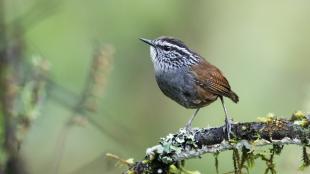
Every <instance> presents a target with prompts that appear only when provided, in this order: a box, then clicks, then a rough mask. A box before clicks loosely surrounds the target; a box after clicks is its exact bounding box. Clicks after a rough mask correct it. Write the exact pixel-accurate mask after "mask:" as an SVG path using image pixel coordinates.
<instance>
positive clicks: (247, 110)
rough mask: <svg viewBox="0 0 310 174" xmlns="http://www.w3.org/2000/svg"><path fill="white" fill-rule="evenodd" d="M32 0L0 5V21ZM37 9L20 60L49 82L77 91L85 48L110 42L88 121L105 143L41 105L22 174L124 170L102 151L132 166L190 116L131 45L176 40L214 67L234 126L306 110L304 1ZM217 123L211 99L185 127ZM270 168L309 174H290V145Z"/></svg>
mask: <svg viewBox="0 0 310 174" xmlns="http://www.w3.org/2000/svg"><path fill="white" fill-rule="evenodd" d="M37 2H39V1H33V0H32V1H31V0H26V1H25V0H11V1H7V2H6V9H7V10H6V13H7V14H8V15H7V17H8V21H10V20H13V19H14V18H15V17H17V16H19V15H22V14H24V12H26V11H27V10H29V9H30V8H31V6H32V5H33V4H35V3H37ZM42 2H43V1H42ZM42 2H41V5H40V8H42V9H46V10H51V8H55V11H53V12H52V15H50V16H49V17H44V18H42V19H40V22H39V23H36V25H32V26H29V27H28V28H26V33H25V34H26V35H25V40H26V43H27V55H28V57H29V59H31V57H32V56H33V55H41V56H43V57H44V58H46V59H48V61H49V62H50V64H51V69H50V77H51V79H53V80H54V81H55V82H56V83H57V84H59V85H61V86H63V87H64V88H66V89H69V90H70V91H72V92H75V93H77V94H79V93H80V91H82V89H83V86H84V83H87V75H88V73H89V71H90V63H91V58H92V54H93V47H94V46H93V45H94V42H97V41H99V42H101V43H108V44H111V45H112V46H113V47H114V48H115V55H114V60H113V64H112V65H111V66H112V71H111V73H110V76H109V77H108V85H107V87H106V88H105V89H103V90H104V93H105V95H104V97H103V98H102V100H100V106H99V107H100V111H99V112H98V113H97V114H96V115H93V116H92V118H93V119H95V120H96V122H97V123H98V124H100V125H102V126H103V127H104V128H105V129H106V130H107V132H109V135H108V134H107V133H105V132H104V131H100V130H98V128H96V127H95V126H93V125H92V124H87V125H85V126H84V127H80V126H73V127H72V128H71V129H68V130H65V129H64V126H65V123H66V121H67V119H68V118H69V117H70V116H71V115H72V111H71V110H70V109H68V108H66V107H64V106H63V105H61V104H59V103H58V102H57V101H55V100H52V99H50V98H47V99H46V101H45V104H44V107H43V108H42V110H41V116H40V117H39V118H38V119H37V120H36V121H35V123H34V125H33V126H32V128H31V130H30V132H29V133H28V135H27V138H26V140H25V142H24V144H23V146H22V153H23V156H24V158H25V160H26V163H27V165H28V166H29V170H30V171H31V173H32V174H42V173H51V174H52V173H55V171H57V170H59V171H58V173H62V174H69V173H71V174H82V173H87V174H97V173H98V174H99V173H120V172H121V171H124V170H125V169H126V168H119V167H115V163H116V162H115V161H113V160H109V159H107V158H105V157H104V156H105V153H108V152H110V153H114V154H117V155H119V156H120V157H121V158H125V159H126V158H131V157H133V158H134V159H136V160H141V159H142V158H143V157H144V155H145V149H146V148H147V147H150V146H153V145H155V144H156V143H157V142H158V140H159V138H160V137H162V136H165V135H166V134H168V133H169V132H175V131H177V130H178V129H179V128H180V127H182V126H184V124H185V123H186V121H187V120H188V119H189V117H190V115H191V114H192V113H193V110H187V109H184V108H183V107H181V106H179V105H178V104H176V103H175V102H173V101H172V100H170V99H168V98H167V97H165V96H164V95H163V94H162V93H161V91H160V90H159V88H158V87H157V84H156V82H155V80H154V73H153V65H152V62H151V60H150V56H149V48H148V47H147V46H146V45H145V44H143V43H142V42H140V41H139V40H138V38H139V37H144V38H149V39H152V38H156V37H159V36H162V35H167V36H174V37H177V38H179V39H181V40H183V41H184V42H185V43H187V45H189V47H191V48H193V49H194V50H195V51H197V52H199V53H200V54H201V55H203V56H204V57H205V58H206V59H207V60H208V61H210V62H211V63H213V64H214V65H216V66H218V67H219V68H220V69H222V71H223V72H224V74H225V75H226V77H227V78H228V79H229V81H230V84H231V86H232V88H233V89H234V91H235V92H236V93H238V95H239V97H240V102H239V103H238V104H234V103H232V102H231V101H230V100H227V102H226V103H227V107H228V110H229V113H230V114H231V115H232V116H233V118H234V120H236V121H255V120H256V118H257V117H258V116H264V115H266V114H267V113H269V112H273V113H275V114H276V115H281V116H284V117H289V116H290V114H291V113H293V112H294V111H296V110H303V111H309V110H310V78H309V73H310V68H309V64H310V49H309V47H310V22H309V21H310V1H306V0H300V1H290V0H287V1H247V0H237V1H215V0H214V1H203V0H196V1H185V0H169V1H167V0H156V1H155V0H133V1H128V0H90V1H87V2H86V1H84V0H65V1H59V2H58V3H57V4H58V5H56V7H52V6H50V5H49V3H42ZM32 10H34V9H32ZM43 12H44V10H43ZM40 15H44V13H42V14H38V15H37V17H38V18H40ZM68 96H70V94H68ZM64 97H66V96H64ZM68 98H70V97H68ZM73 102H74V101H73ZM223 120H224V113H223V110H222V107H221V105H220V102H219V101H217V102H215V103H214V104H212V105H210V106H209V107H206V108H204V109H202V110H201V111H200V113H199V114H198V117H197V119H196V120H195V121H194V123H193V124H194V126H197V127H207V126H219V125H222V124H223ZM110 134H111V135H110ZM63 139H65V141H64V143H61V142H62V141H61V140H63ZM219 161H220V172H228V171H232V169H233V163H232V159H231V152H224V153H221V154H220V156H219ZM276 161H277V163H276V164H277V169H278V171H279V173H281V174H292V173H309V172H310V170H309V169H307V170H305V171H304V172H301V171H298V167H299V165H300V164H301V148H298V147H296V146H286V147H285V148H284V151H283V153H282V155H281V156H280V157H277V158H276ZM55 166H59V169H55ZM187 168H188V169H196V170H199V171H200V172H202V173H215V167H214V159H213V156H212V155H204V156H203V157H202V159H193V160H189V162H188V163H187ZM263 171H264V163H263V162H257V163H256V166H255V167H254V168H253V169H252V170H251V173H263Z"/></svg>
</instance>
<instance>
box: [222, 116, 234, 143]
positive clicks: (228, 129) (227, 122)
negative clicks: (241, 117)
mask: <svg viewBox="0 0 310 174" xmlns="http://www.w3.org/2000/svg"><path fill="white" fill-rule="evenodd" d="M232 123H233V122H232V119H230V118H226V119H225V130H224V132H225V134H226V138H227V140H228V141H229V140H230V135H231V125H232Z"/></svg>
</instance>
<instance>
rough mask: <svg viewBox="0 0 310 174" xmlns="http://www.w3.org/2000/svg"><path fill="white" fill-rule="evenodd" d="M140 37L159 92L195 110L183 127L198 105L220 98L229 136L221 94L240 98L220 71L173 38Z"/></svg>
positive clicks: (228, 135)
mask: <svg viewBox="0 0 310 174" xmlns="http://www.w3.org/2000/svg"><path fill="white" fill-rule="evenodd" d="M140 40H141V41H143V42H145V43H147V44H148V45H150V54H151V58H152V62H153V65H154V70H155V78H156V81H157V84H158V86H159V88H160V89H161V91H162V92H163V93H164V94H165V95H166V96H167V97H169V98H171V99H172V100H174V101H175V102H177V103H179V104H180V105H182V106H183V107H185V108H190V109H196V110H195V112H194V114H193V115H192V117H191V119H190V120H189V121H188V122H187V124H186V129H187V130H189V129H191V124H192V121H193V120H194V118H195V116H196V115H197V113H198V111H199V109H200V108H202V107H204V106H207V105H209V104H211V103H212V102H214V101H215V100H216V99H217V98H220V99H221V103H222V106H223V109H224V112H225V129H226V133H227V137H228V139H229V138H230V133H231V120H230V119H228V116H227V115H228V114H227V110H226V107H225V104H224V99H223V97H228V98H230V99H231V100H232V101H233V102H235V103H237V102H238V101H239V97H238V95H237V94H236V93H234V92H233V91H232V90H231V88H230V85H229V83H228V81H227V79H226V78H225V77H224V75H223V74H222V72H221V71H220V70H219V69H218V68H217V67H215V66H214V65H212V64H210V63H209V62H208V61H206V60H205V59H204V58H203V57H201V56H200V55H199V54H197V53H195V52H194V51H192V50H191V49H190V48H188V47H187V46H186V45H185V44H184V43H183V42H182V41H180V40H178V39H176V38H173V37H165V36H162V37H159V38H157V39H154V40H148V39H143V38H140Z"/></svg>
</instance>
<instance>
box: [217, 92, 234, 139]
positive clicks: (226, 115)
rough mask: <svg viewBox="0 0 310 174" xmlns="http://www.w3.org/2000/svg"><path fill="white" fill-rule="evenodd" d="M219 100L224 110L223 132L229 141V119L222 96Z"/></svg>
mask: <svg viewBox="0 0 310 174" xmlns="http://www.w3.org/2000/svg"><path fill="white" fill-rule="evenodd" d="M220 99H221V102H222V106H223V108H224V112H225V129H226V130H225V132H226V135H227V139H228V140H230V133H231V123H232V121H231V119H230V118H229V117H228V114H227V109H226V107H225V104H224V99H223V96H220Z"/></svg>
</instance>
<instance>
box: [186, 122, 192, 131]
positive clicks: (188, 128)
mask: <svg viewBox="0 0 310 174" xmlns="http://www.w3.org/2000/svg"><path fill="white" fill-rule="evenodd" d="M185 130H186V132H191V131H192V130H193V128H192V124H191V123H190V122H188V123H186V125H185Z"/></svg>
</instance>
